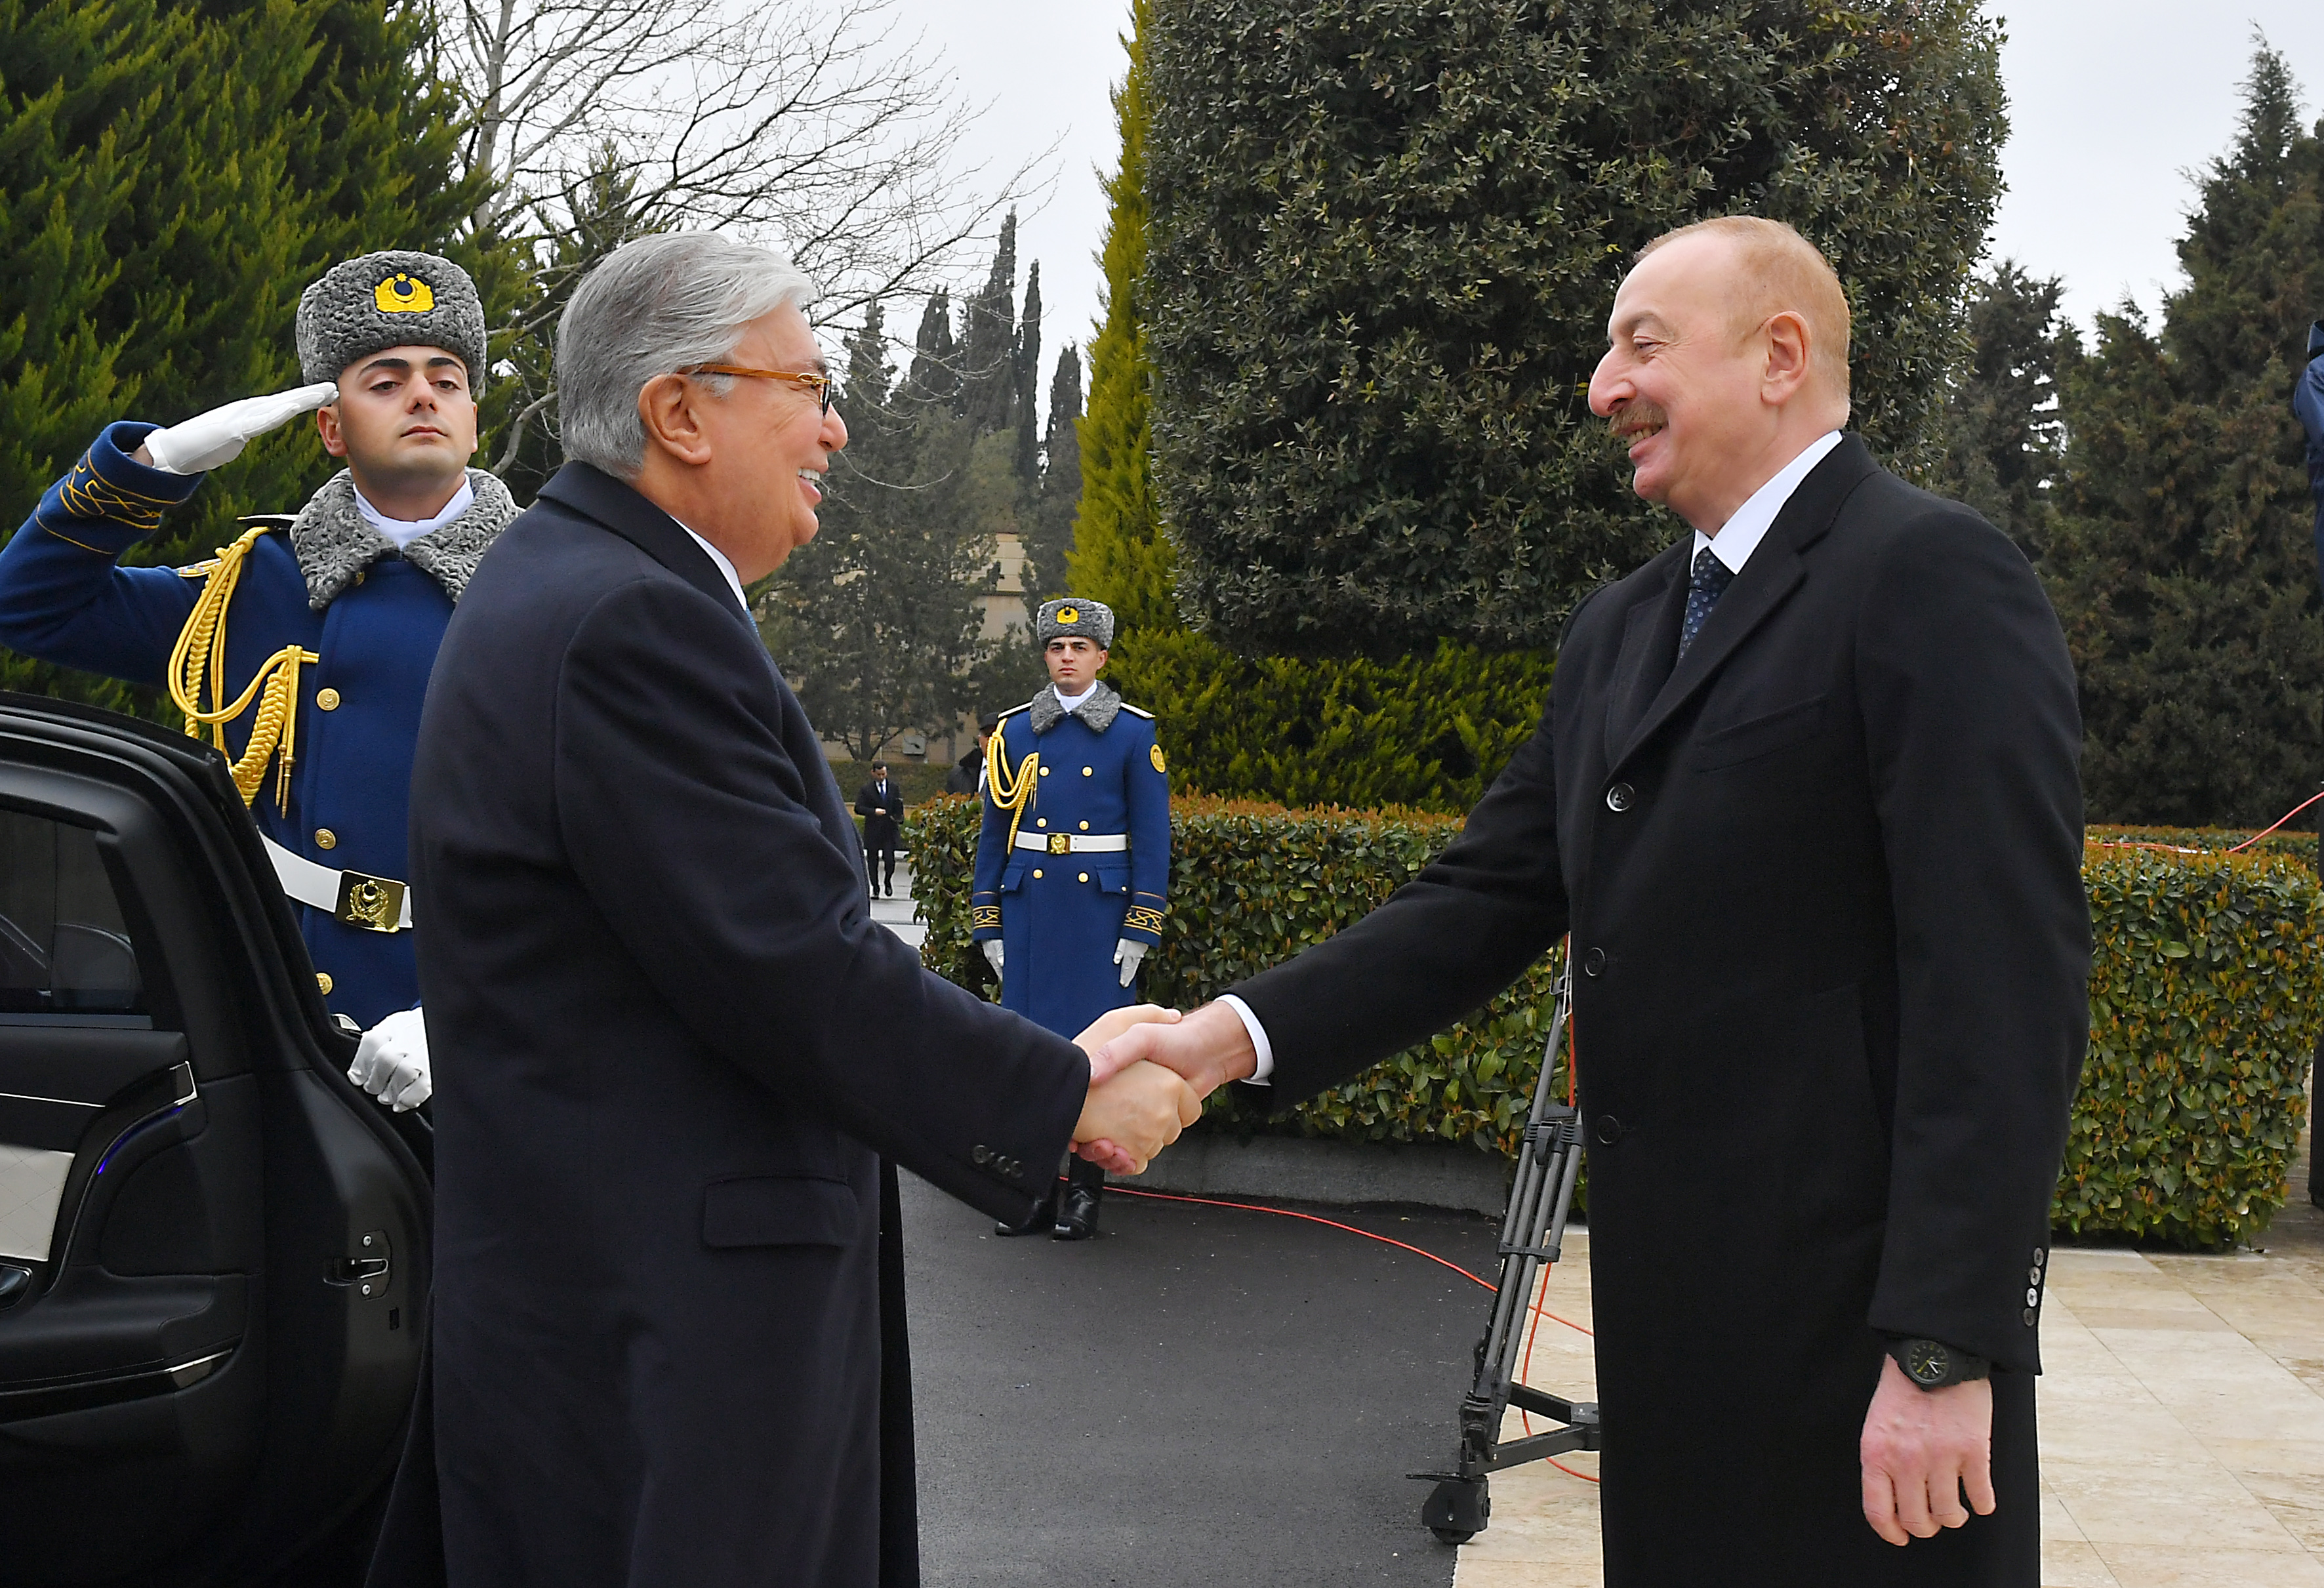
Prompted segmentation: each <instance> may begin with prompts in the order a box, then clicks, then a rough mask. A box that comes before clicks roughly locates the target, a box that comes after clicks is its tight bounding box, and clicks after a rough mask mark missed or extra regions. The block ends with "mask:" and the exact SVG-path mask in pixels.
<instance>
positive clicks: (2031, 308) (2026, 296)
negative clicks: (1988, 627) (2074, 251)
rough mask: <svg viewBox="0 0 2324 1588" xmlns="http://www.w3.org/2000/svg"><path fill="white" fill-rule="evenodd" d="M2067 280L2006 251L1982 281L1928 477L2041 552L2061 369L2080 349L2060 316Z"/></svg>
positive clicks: (2029, 550) (2058, 432) (2059, 439)
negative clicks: (2037, 273)
mask: <svg viewBox="0 0 2324 1588" xmlns="http://www.w3.org/2000/svg"><path fill="white" fill-rule="evenodd" d="M2060 290H2061V282H2059V281H2058V280H2057V278H2055V277H2052V278H2051V279H2050V280H2048V281H2036V280H2034V279H2033V277H2031V276H2028V275H2027V274H2026V273H2025V272H2024V271H2023V270H2020V269H2019V268H2018V267H2017V265H2016V263H2015V262H2014V261H2011V260H2006V259H2005V260H2003V261H2002V262H2001V263H2000V264H1999V265H1998V266H1997V267H1996V269H1995V270H1994V272H1993V273H1992V274H1991V275H1990V276H1987V277H1985V278H1983V279H1981V280H1980V281H1979V282H1978V284H1977V287H1976V290H1975V291H1974V293H1973V294H1972V296H1971V297H1970V299H1969V349H1970V351H1969V362H1968V364H1967V365H1964V366H1963V369H1962V371H1961V374H1960V378H1959V379H1958V381H1957V382H1956V383H1954V386H1953V390H1952V392H1951V393H1950V399H1949V401H1948V402H1946V404H1945V407H1944V411H1943V414H1942V416H1941V418H1940V419H1939V420H1938V424H1937V439H1938V444H1939V446H1940V448H1941V452H1940V454H1939V457H1938V459H1937V464H1936V467H1935V469H1934V470H1933V471H1932V479H1931V482H1930V483H1931V484H1932V485H1933V486H1934V487H1935V488H1936V489H1938V490H1939V491H1941V492H1942V493H1943V494H1946V495H1948V496H1953V497H1957V498H1959V499H1960V501H1963V502H1966V503H1969V505H1970V506H1971V507H1974V508H1976V509H1977V510H1978V512H1981V513H1983V514H1985V516H1986V517H1987V519H1989V520H1991V521H1992V522H1994V524H1995V525H1997V527H1999V528H2000V529H2001V530H2003V531H2006V533H2007V534H2008V536H2009V538H2010V539H2011V540H2015V541H2016V542H2017V545H2018V549H2020V550H2022V551H2024V553H2025V555H2026V556H2027V557H2028V558H2030V559H2034V560H2036V561H2039V560H2040V559H2041V557H2042V555H2043V549H2045V547H2046V546H2047V544H2048V540H2049V526H2050V520H2051V515H2052V507H2051V487H2052V483H2053V481H2054V480H2055V477H2056V475H2057V473H2058V470H2059V467H2060V465H2061V462H2062V461H2063V459H2064V456H2065V424H2064V420H2063V419H2062V417H2061V413H2060V411H2059V408H2058V380H2059V374H2060V371H2061V368H2062V367H2064V366H2066V365H2070V363H2071V362H2072V361H2073V360H2074V359H2075V358H2077V357H2078V356H2079V355H2080V339H2079V338H2078V337H2076V336H2075V334H2074V331H2073V328H2072V327H2071V326H2070V325H2061V323H2060V321H2059V316H2058V299H2059V292H2060Z"/></svg>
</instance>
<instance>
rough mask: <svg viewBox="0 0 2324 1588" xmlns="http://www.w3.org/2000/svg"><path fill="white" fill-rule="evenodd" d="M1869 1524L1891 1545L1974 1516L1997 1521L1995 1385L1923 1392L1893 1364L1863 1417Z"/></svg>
mask: <svg viewBox="0 0 2324 1588" xmlns="http://www.w3.org/2000/svg"><path fill="white" fill-rule="evenodd" d="M1858 1453H1859V1455H1860V1457H1861V1459H1862V1461H1863V1463H1864V1519H1865V1520H1866V1521H1867V1522H1869V1523H1871V1524H1872V1530H1873V1531H1874V1532H1876V1533H1877V1534H1879V1535H1880V1537H1883V1538H1886V1540H1888V1542H1889V1543H1891V1544H1898V1545H1901V1544H1905V1543H1909V1542H1910V1541H1911V1540H1912V1539H1914V1538H1933V1537H1936V1536H1937V1529H1938V1528H1958V1527H1960V1526H1961V1525H1962V1524H1963V1523H1965V1522H1967V1521H1968V1520H1969V1511H1968V1510H1962V1509H1961V1491H1963V1490H1964V1489H1966V1490H1967V1491H1969V1509H1970V1510H1975V1511H1976V1512H1977V1514H1978V1515H1979V1516H1981V1517H1989V1516H1991V1515H1992V1514H1993V1504H1994V1501H1993V1385H1992V1383H1991V1382H1990V1381H1989V1380H1984V1379H1972V1380H1969V1382H1968V1383H1965V1384H1948V1385H1946V1386H1945V1387H1944V1388H1943V1389H1941V1390H1923V1389H1922V1388H1921V1387H1920V1386H1919V1385H1917V1384H1915V1383H1914V1382H1913V1380H1910V1379H1908V1378H1906V1377H1905V1376H1904V1369H1902V1368H1900V1367H1898V1366H1897V1365H1896V1361H1895V1358H1894V1357H1883V1358H1882V1359H1881V1362H1880V1387H1879V1388H1878V1389H1877V1390H1874V1391H1873V1392H1872V1408H1871V1409H1870V1410H1869V1411H1867V1412H1866V1413H1865V1414H1864V1438H1863V1441H1862V1443H1861V1445H1859V1446H1858Z"/></svg>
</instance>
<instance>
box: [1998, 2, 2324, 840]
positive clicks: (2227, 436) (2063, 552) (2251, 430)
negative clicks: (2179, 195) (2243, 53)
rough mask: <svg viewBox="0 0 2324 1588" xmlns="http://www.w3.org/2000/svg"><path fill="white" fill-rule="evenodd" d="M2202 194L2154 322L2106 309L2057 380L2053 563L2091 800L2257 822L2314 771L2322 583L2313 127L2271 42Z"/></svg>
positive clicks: (2131, 814) (2198, 818)
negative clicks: (2085, 352)
mask: <svg viewBox="0 0 2324 1588" xmlns="http://www.w3.org/2000/svg"><path fill="white" fill-rule="evenodd" d="M2200 198H2201V202H2200V205H2199V208H2197V209H2196V211H2195V212H2194V214H2193V215H2192V216H2191V217H2190V218H2189V222H2188V228H2187V233H2186V235H2185V236H2184V237H2183V238H2182V239H2181V242H2180V244H2179V260H2180V263H2181V265H2182V266H2183V267H2184V268H2185V270H2186V272H2187V283H2186V285H2185V286H2184V287H2183V288H2181V289H2180V290H2179V291H2174V292H2172V293H2171V294H2170V295H2169V296H2168V297H2166V298H2165V300H2164V301H2163V325H2162V328H2161V331H2160V333H2159V334H2157V333H2156V332H2155V331H2153V329H2151V328H2150V327H2149V326H2148V324H2147V323H2146V321H2145V319H2144V317H2143V316H2142V315H2141V314H2139V313H2138V311H2137V310H2136V309H2135V307H2133V306H2131V305H2128V304H2126V305H2125V306H2124V307H2123V309H2121V311H2120V312H2118V313H2115V314H2109V315H2101V316H2099V317H2098V344H2097V347H2096V349H2095V351H2094V352H2093V353H2092V355H2090V356H2089V358H2088V359H2086V360H2083V361H2082V362H2081V363H2080V365H2077V366H2075V367H2074V368H2073V369H2072V370H2071V372H2070V374H2069V375H2068V377H2067V380H2066V412H2067V419H2068V427H2069V435H2070V439H2069V441H2068V445H2067V453H2066V470H2065V475H2064V481H2063V485H2062V489H2061V493H2060V494H2061V503H2060V511H2059V518H2058V526H2057V531H2056V543H2055V545H2054V547H2053V548H2052V549H2051V550H2050V552H2049V553H2048V555H2046V556H2045V557H2044V559H2043V574H2044V576H2045V577H2046V579H2047V582H2048V584H2049V586H2050V589H2051V593H2052V598H2053V599H2054V600H2055V601H2056V603H2057V605H2058V608H2059V615H2060V616H2061V619H2062V620H2063V621H2064V623H2065V625H2066V634H2067V641H2068V643H2069V645H2070V647H2071V649H2072V651H2073V656H2074V664H2075V670H2076V672H2077V674H2078V675H2079V678H2080V686H2081V702H2082V722H2083V730H2084V735H2085V737H2084V744H2083V752H2082V782H2083V789H2084V793H2085V796H2086V798H2087V800H2088V804H2089V814H2090V817H2091V819H2093V820H2098V821H2139V822H2165V823H2172V824H2209V823H2220V824H2227V825H2235V826H2242V825H2246V824H2264V823H2266V822H2270V821H2273V819H2275V817H2278V816H2280V815H2282V813H2283V812H2284V811H2285V810H2287V809H2289V808H2291V807H2292V806H2293V805H2295V804H2297V803H2298V802H2299V801H2300V800H2301V799H2305V798H2307V796H2308V795H2310V794H2311V793H2313V792H2314V791H2315V789H2316V787H2317V779H2318V776H2319V771H2324V768H2319V760H2324V757H2319V722H2324V632H2319V625H2318V616H2319V605H2324V603H2319V591H2318V588H2317V575H2316V565H2315V560H2314V553H2313V549H2312V546H2311V542H2310V529H2311V526H2312V513H2313V508H2312V503H2311V502H2310V496H2309V493H2308V483H2307V477H2306V472H2305V467H2304V463H2303V443H2302V437H2301V429H2300V426H2299V424H2298V422H2297V421H2296V420H2294V419H2293V417H2292V413H2291V411H2290V406H2289V402H2288V398H2289V396H2290V393H2291V391H2292V382H2293V380H2294V378H2295V377H2296V376H2297V375H2298V374H2299V372H2300V369H2301V365H2302V363H2303V361H2304V358H2305V353H2306V331H2307V328H2308V324H2309V322H2310V320H2311V319H2314V318H2315V316H2316V313H2317V309H2318V305H2319V303H2324V140H2320V139H2319V134H2318V133H2316V132H2314V131H2308V130H2303V129H2302V128H2301V125H2300V122H2299V118H2298V93H2297V89H2296V88H2295V86H2294V84H2293V82H2292V74H2291V71H2290V69H2289V68H2288V67H2287V66H2286V64H2285V62H2284V60H2283V58H2282V56H2280V55H2278V54H2277V53H2275V52H2274V51H2272V50H2269V49H2266V48H2265V47H2264V46H2263V47H2262V48H2261V49H2260V50H2259V51H2257V52H2256V54H2255V57H2254V59H2253V62H2252V69H2251V75H2250V77H2249V78H2247V79H2246V83H2245V88H2244V109H2243V115H2242V119H2241V125H2240V127H2239V129H2238V131H2237V134H2236V140H2235V143H2234V144H2233V146H2232V147H2231V148H2230V149H2229V150H2228V151H2227V152H2226V153H2225V154H2224V155H2222V156H2220V157H2219V158H2218V159H2217V160H2214V161H2213V162H2211V164H2210V167H2209V170H2208V171H2206V172H2205V173H2204V177H2203V180H2202V183H2201V187H2200Z"/></svg>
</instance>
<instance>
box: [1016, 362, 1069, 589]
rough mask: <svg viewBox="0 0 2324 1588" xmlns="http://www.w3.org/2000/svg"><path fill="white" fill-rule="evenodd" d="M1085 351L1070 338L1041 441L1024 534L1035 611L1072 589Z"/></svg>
mask: <svg viewBox="0 0 2324 1588" xmlns="http://www.w3.org/2000/svg"><path fill="white" fill-rule="evenodd" d="M1081 418H1082V360H1081V355H1080V354H1079V353H1078V352H1076V351H1075V350H1074V347H1073V346H1071V345H1070V344H1068V345H1067V346H1066V347H1065V350H1064V351H1063V352H1061V353H1059V354H1058V355H1057V373H1056V374H1055V375H1054V376H1053V377H1051V379H1050V381H1049V419H1048V428H1047V436H1046V439H1045V440H1044V441H1043V444H1042V454H1043V457H1044V459H1045V461H1044V463H1043V464H1042V467H1041V486H1040V493H1039V494H1038V496H1037V499H1036V501H1035V503H1034V507H1033V512H1032V523H1031V527H1030V529H1029V531H1028V534H1027V536H1026V540H1025V605H1026V609H1027V610H1028V612H1030V611H1033V610H1035V609H1037V608H1038V607H1039V605H1041V603H1042V602H1044V601H1047V599H1049V597H1051V596H1053V595H1065V594H1067V593H1068V591H1067V584H1068V579H1067V576H1066V572H1065V568H1066V564H1067V559H1069V558H1070V557H1071V556H1072V554H1073V549H1074V513H1075V512H1078V511H1080V508H1081V499H1082V450H1081V441H1080V439H1079V438H1078V436H1077V434H1076V431H1077V430H1078V429H1079V428H1080V425H1081Z"/></svg>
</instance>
